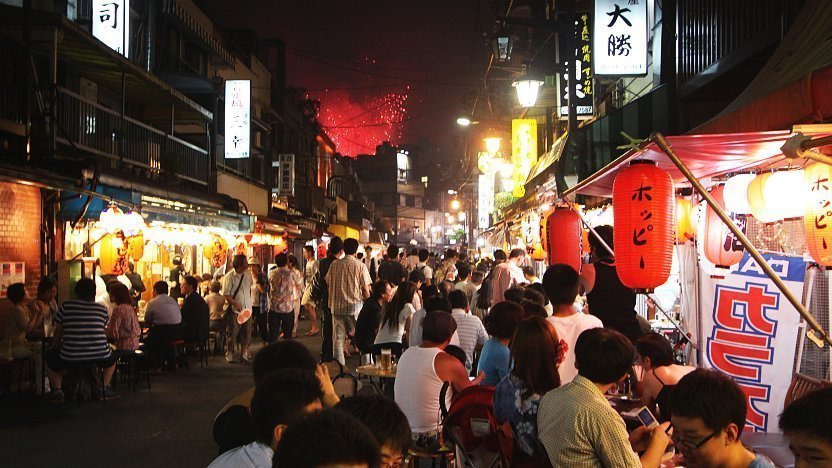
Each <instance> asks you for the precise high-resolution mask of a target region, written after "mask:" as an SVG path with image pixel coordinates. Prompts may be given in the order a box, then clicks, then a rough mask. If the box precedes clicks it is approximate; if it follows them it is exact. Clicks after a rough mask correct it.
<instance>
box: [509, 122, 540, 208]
mask: <svg viewBox="0 0 832 468" xmlns="http://www.w3.org/2000/svg"><path fill="white" fill-rule="evenodd" d="M511 162H512V163H513V164H514V173H513V175H512V179H513V181H514V188H513V190H512V195H513V196H514V197H515V198H520V197H522V196H524V195H525V194H526V188H525V185H524V184H525V183H526V178H527V177H528V176H529V172H530V171H531V170H532V166H534V163H536V162H537V120H535V119H514V120H512V121H511Z"/></svg>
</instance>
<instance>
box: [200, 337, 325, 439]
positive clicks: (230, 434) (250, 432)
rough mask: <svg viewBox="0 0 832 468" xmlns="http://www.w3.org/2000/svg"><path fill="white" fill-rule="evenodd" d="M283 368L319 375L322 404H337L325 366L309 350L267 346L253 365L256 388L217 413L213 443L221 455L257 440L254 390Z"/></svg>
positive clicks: (292, 343)
mask: <svg viewBox="0 0 832 468" xmlns="http://www.w3.org/2000/svg"><path fill="white" fill-rule="evenodd" d="M283 369H300V370H304V371H309V372H316V373H317V374H318V378H319V380H320V382H321V388H322V391H323V392H324V395H323V403H324V405H325V406H327V407H331V406H335V404H337V403H338V396H337V395H336V394H335V389H334V388H332V381H331V380H330V378H329V372H328V371H327V369H326V367H323V366H319V365H318V364H317V363H316V362H315V358H314V357H313V356H312V353H310V352H309V349H307V348H306V346H304V345H303V344H301V343H299V342H297V341H281V342H278V343H274V344H271V345H268V346H266V347H265V348H263V349H261V350H260V352H258V353H257V354H256V355H255V356H254V363H253V364H252V366H251V370H252V373H253V374H254V385H255V386H254V387H252V388H250V389H249V390H246V391H245V392H243V393H241V394H239V395H237V396H236V397H234V398H233V399H232V400H231V401H229V402H228V403H227V404H226V405H225V406H224V407H223V408H222V409H221V410H220V412H219V413H218V414H217V417H216V419H215V420H214V429H213V434H214V442H216V443H217V446H218V449H219V450H218V454H222V453H223V452H226V451H228V450H231V449H233V448H235V447H240V446H242V445H245V444H248V443H249V442H253V441H254V440H255V438H256V434H255V430H254V427H253V424H252V421H251V416H250V410H249V407H250V406H251V401H252V398H253V395H254V392H255V388H256V387H257V386H259V385H260V382H263V381H264V380H265V378H266V377H267V376H269V375H270V374H271V373H273V372H275V371H278V370H283Z"/></svg>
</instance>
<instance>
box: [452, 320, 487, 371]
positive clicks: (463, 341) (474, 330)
mask: <svg viewBox="0 0 832 468" xmlns="http://www.w3.org/2000/svg"><path fill="white" fill-rule="evenodd" d="M451 315H452V316H453V317H454V320H456V332H457V333H459V347H460V348H462V350H463V351H465V368H466V369H468V370H469V371H470V370H471V366H472V365H473V362H474V350H475V349H476V348H477V345H484V344H485V342H486V341H488V332H486V331H485V326H483V324H482V320H480V318H479V317H477V316H475V315H471V313H470V312H465V311H464V310H463V309H453V310H451Z"/></svg>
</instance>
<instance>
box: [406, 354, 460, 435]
mask: <svg viewBox="0 0 832 468" xmlns="http://www.w3.org/2000/svg"><path fill="white" fill-rule="evenodd" d="M441 352H443V351H442V350H441V349H439V348H422V347H419V346H416V347H413V348H408V350H407V351H405V352H404V354H402V357H401V358H400V359H399V366H398V370H397V372H396V383H395V386H394V390H395V399H396V403H397V404H398V405H399V408H401V410H402V412H403V413H404V414H405V416H407V422H408V423H409V424H410V430H412V431H413V432H414V433H425V432H435V431H437V430H438V429H439V421H440V419H441V418H440V415H439V392H440V391H441V390H442V384H443V382H442V380H441V379H440V378H439V376H438V375H436V368H435V367H434V361H435V360H436V356H437V355H438V354H439V353H441ZM446 405H447V406H446V407H450V405H451V392H447V395H446Z"/></svg>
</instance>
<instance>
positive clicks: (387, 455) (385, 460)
mask: <svg viewBox="0 0 832 468" xmlns="http://www.w3.org/2000/svg"><path fill="white" fill-rule="evenodd" d="M335 409H337V410H340V411H344V412H345V413H348V414H350V415H352V416H354V417H355V418H356V419H358V420H359V421H361V422H362V423H364V425H365V426H367V429H369V430H370V432H371V433H372V434H373V438H374V439H375V440H376V442H378V445H379V446H381V465H382V466H401V465H402V464H403V463H404V457H405V456H406V455H407V449H408V447H410V436H411V432H410V426H409V425H408V424H407V417H406V416H405V415H404V413H402V410H400V409H399V407H398V406H397V405H396V402H394V401H393V400H391V399H389V398H387V397H384V396H381V395H360V396H354V397H352V398H347V399H345V400H342V401H341V402H340V403H338V404H337V405H336V406H335Z"/></svg>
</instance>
